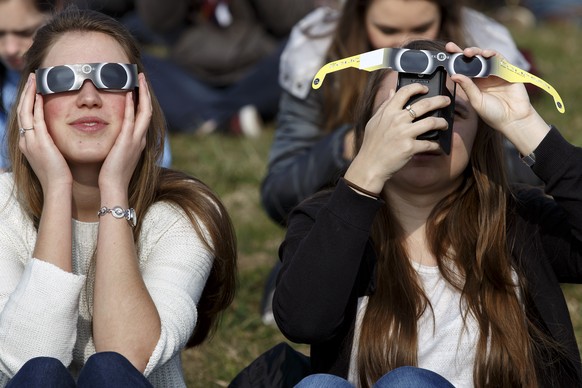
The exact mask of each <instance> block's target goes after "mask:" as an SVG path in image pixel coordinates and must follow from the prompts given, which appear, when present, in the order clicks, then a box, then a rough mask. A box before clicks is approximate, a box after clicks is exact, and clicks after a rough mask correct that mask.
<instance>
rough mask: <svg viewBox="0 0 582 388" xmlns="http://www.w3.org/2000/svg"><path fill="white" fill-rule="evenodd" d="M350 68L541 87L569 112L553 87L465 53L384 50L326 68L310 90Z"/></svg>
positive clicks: (506, 65) (500, 62)
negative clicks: (493, 78)
mask: <svg viewBox="0 0 582 388" xmlns="http://www.w3.org/2000/svg"><path fill="white" fill-rule="evenodd" d="M350 67H354V68H357V69H360V70H366V71H374V70H378V69H392V70H394V71H397V72H403V73H413V74H432V73H433V72H434V71H435V70H436V69H437V68H439V67H443V68H444V69H445V70H446V71H447V73H448V74H449V75H454V74H463V75H466V76H467V77H471V78H485V77H488V76H490V75H495V76H497V77H500V78H503V79H504V80H506V81H507V82H512V83H513V82H523V83H530V84H533V85H535V86H537V87H539V88H540V89H542V90H544V91H546V92H547V93H549V94H550V95H551V96H552V97H553V98H554V103H555V105H556V109H557V110H558V111H559V112H560V113H564V112H565V111H566V109H565V107H564V102H563V101H562V98H561V97H560V95H559V94H558V92H557V91H556V89H554V88H553V87H552V85H550V84H549V83H547V82H546V81H544V80H543V79H541V78H539V77H536V76H535V75H533V74H531V73H528V72H527V71H525V70H522V69H520V68H519V67H517V66H514V65H512V64H511V63H509V62H507V60H505V59H502V58H500V57H497V56H495V57H491V58H484V57H482V56H481V55H476V56H474V57H466V56H464V55H463V54H462V53H453V54H451V53H446V52H442V51H429V50H413V49H406V48H383V49H377V50H374V51H369V52H367V53H363V54H358V55H354V56H351V57H348V58H344V59H339V60H337V61H333V62H329V63H327V64H325V65H323V66H322V67H321V68H320V69H319V71H318V72H317V73H316V74H315V77H314V78H313V82H312V84H311V86H312V87H313V89H319V88H320V87H321V84H322V83H323V80H324V79H325V76H326V75H327V74H329V73H333V72H336V71H339V70H343V69H347V68H350Z"/></svg>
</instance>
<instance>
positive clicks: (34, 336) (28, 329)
mask: <svg viewBox="0 0 582 388" xmlns="http://www.w3.org/2000/svg"><path fill="white" fill-rule="evenodd" d="M12 190H13V177H12V174H11V173H3V174H0V387H4V386H5V385H6V384H7V382H8V381H9V379H10V378H11V377H12V376H14V374H15V373H16V372H17V371H18V370H19V369H20V368H21V366H22V365H23V364H24V363H25V362H26V361H27V360H29V359H31V358H33V357H37V356H51V357H55V358H57V359H59V360H60V361H61V362H63V364H64V365H67V366H69V369H70V370H71V371H72V372H73V374H77V373H78V371H79V369H80V368H81V367H82V366H83V365H84V363H85V362H86V360H87V358H88V357H89V356H91V355H92V354H93V353H95V345H94V343H93V337H92V332H91V320H90V315H89V313H88V311H87V299H86V293H87V285H86V278H87V277H86V275H87V271H88V268H89V264H90V261H91V258H92V255H93V251H94V249H95V244H96V241H97V231H98V226H99V224H98V223H87V222H79V221H76V220H72V223H73V247H72V249H73V252H72V253H73V272H72V273H69V272H65V271H63V270H61V269H60V268H58V267H56V266H54V265H52V264H49V263H46V262H44V261H41V260H37V259H35V258H33V257H32V252H33V250H34V246H35V242H36V230H35V229H34V227H33V225H32V221H31V220H30V219H29V218H28V217H27V216H26V215H25V214H24V212H23V210H22V208H21V206H20V205H19V203H18V202H17V201H16V199H15V198H14V195H13V192H12ZM138 216H139V215H138ZM139 222H141V223H142V232H141V235H140V238H139V248H140V249H139V251H138V258H139V265H140V269H141V272H142V276H143V279H144V281H145V284H146V286H147V289H148V291H149V293H150V295H151V297H152V299H153V301H154V303H155V305H156V307H157V309H158V313H159V316H160V319H161V335H160V339H159V341H158V343H157V345H156V347H155V349H154V351H153V353H152V355H151V357H150V360H149V362H148V365H147V367H146V370H145V372H144V374H145V375H146V376H147V378H148V379H149V381H150V382H151V383H152V384H153V385H154V386H155V387H172V388H174V387H185V382H184V377H183V374H182V368H181V361H180V351H181V350H182V349H183V348H184V346H185V344H186V341H187V340H188V338H189V336H190V334H191V333H192V331H193V329H194V326H195V324H196V319H197V310H196V305H197V303H198V300H199V299H200V295H201V294H202V290H203V288H204V284H205V283H206V280H207V279H208V275H209V273H210V270H211V267H212V262H213V257H212V255H211V253H210V252H209V251H208V249H206V247H205V246H204V244H203V243H202V241H201V239H200V237H199V236H198V234H197V233H196V231H195V230H194V228H193V227H192V225H191V224H190V222H189V221H188V219H187V218H186V216H185V214H184V213H183V211H182V210H180V209H178V208H177V207H176V206H174V205H171V204H169V203H164V202H159V203H156V204H154V205H152V206H151V208H150V209H149V210H148V212H147V213H146V214H143V215H141V220H139ZM88 284H91V283H90V282H88Z"/></svg>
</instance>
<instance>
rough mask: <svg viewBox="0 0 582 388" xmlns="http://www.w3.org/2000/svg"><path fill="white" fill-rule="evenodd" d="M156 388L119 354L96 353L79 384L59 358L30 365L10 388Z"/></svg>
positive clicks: (30, 362) (13, 379) (27, 364)
mask: <svg viewBox="0 0 582 388" xmlns="http://www.w3.org/2000/svg"><path fill="white" fill-rule="evenodd" d="M21 387H22V388H24V387H26V388H35V387H43V388H69V387H71V388H72V387H86V388H103V387H108V388H116V387H124V388H127V387H132V388H153V386H152V385H151V383H150V382H149V381H148V380H147V379H146V378H145V377H144V375H143V374H142V373H141V372H140V371H138V370H137V369H136V368H135V367H134V366H133V365H132V364H131V363H130V362H129V361H128V360H127V359H126V358H125V357H123V356H122V355H121V354H119V353H115V352H102V353H95V354H94V355H92V356H91V357H89V359H88V360H87V362H86V363H85V365H84V366H83V368H82V369H81V372H80V374H79V378H78V379H77V382H76V383H75V380H74V379H73V376H72V375H71V373H70V372H69V371H68V370H67V368H66V367H65V366H64V365H63V364H62V363H61V362H60V361H59V360H57V359H56V358H52V357H37V358H33V359H31V360H29V361H27V362H26V363H25V364H24V365H23V366H22V368H21V369H20V370H19V371H18V373H16V375H15V376H14V377H13V378H12V379H11V380H10V382H8V385H7V386H6V388H21Z"/></svg>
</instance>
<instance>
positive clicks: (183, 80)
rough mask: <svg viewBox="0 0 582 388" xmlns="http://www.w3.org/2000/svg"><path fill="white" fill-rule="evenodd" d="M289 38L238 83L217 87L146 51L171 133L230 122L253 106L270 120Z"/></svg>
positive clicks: (158, 96) (152, 82)
mask: <svg viewBox="0 0 582 388" xmlns="http://www.w3.org/2000/svg"><path fill="white" fill-rule="evenodd" d="M285 43H286V41H283V42H282V43H280V45H279V47H278V50H276V51H275V52H273V53H272V54H271V55H269V56H267V57H265V58H263V59H262V60H261V61H259V63H257V64H256V65H255V67H254V68H253V69H252V70H250V71H249V72H248V73H247V74H246V76H244V77H243V78H242V79H241V80H239V81H238V82H237V83H235V84H233V85H230V86H226V87H215V86H212V85H209V84H207V83H205V82H204V80H201V79H198V78H196V77H195V76H193V75H192V74H190V73H188V72H187V71H186V70H185V69H183V68H181V67H180V66H179V65H177V64H175V63H173V62H171V61H170V60H167V59H163V58H158V57H156V56H153V55H148V54H144V55H143V57H142V60H143V64H144V66H145V68H146V70H147V72H148V74H149V79H150V82H151V84H152V88H153V90H154V92H155V94H156V96H157V99H158V101H159V103H160V106H161V107H162V110H163V111H164V114H165V116H166V120H167V122H168V125H169V127H170V130H171V131H172V132H191V131H193V130H196V129H197V128H198V127H199V126H200V125H201V124H202V123H203V122H205V121H207V120H214V121H216V122H217V123H219V124H223V123H225V122H226V121H228V120H229V119H230V118H231V117H232V116H233V115H234V114H236V113H237V112H238V111H239V109H240V108H242V107H243V106H245V105H254V106H255V107H256V108H257V110H258V111H259V113H260V114H261V117H262V118H263V119H265V120H270V119H272V118H274V117H275V115H276V113H277V110H278V108H279V97H280V94H281V87H280V86H279V59H280V56H281V52H282V51H283V48H284V47H285Z"/></svg>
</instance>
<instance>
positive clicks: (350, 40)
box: [323, 0, 465, 131]
mask: <svg viewBox="0 0 582 388" xmlns="http://www.w3.org/2000/svg"><path fill="white" fill-rule="evenodd" d="M373 1H374V0H347V1H346V2H345V4H344V7H343V11H342V14H341V17H340V19H339V22H338V24H337V27H336V29H335V32H334V35H333V38H332V42H331V46H330V48H329V50H328V52H327V56H326V61H327V62H331V61H335V60H338V59H341V58H346V57H350V56H352V55H357V54H361V53H364V52H367V51H370V50H373V49H374V47H372V46H371V45H370V41H369V39H368V35H367V32H366V13H367V11H368V8H369V7H370V5H371V4H372V2H373ZM428 1H432V2H434V3H436V4H437V5H438V8H439V11H440V14H441V27H440V30H439V34H438V36H437V37H436V38H437V39H442V40H447V41H449V40H450V41H453V42H456V43H457V44H459V45H461V46H462V45H464V44H465V39H464V35H463V30H462V23H461V22H462V20H461V19H462V17H461V9H462V4H463V1H458V0H428ZM367 77H368V72H365V71H356V70H353V71H352V70H348V71H340V72H337V73H333V74H330V75H328V78H329V79H327V80H326V84H325V87H324V89H323V98H324V108H323V112H324V117H325V121H324V128H325V130H326V131H333V130H334V129H336V128H338V127H339V126H340V125H342V124H345V123H351V122H353V114H354V111H353V107H354V106H355V105H356V102H357V101H358V98H359V95H360V93H361V91H362V90H364V87H365V85H366V79H367ZM340 90H341V93H339V91H340Z"/></svg>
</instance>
